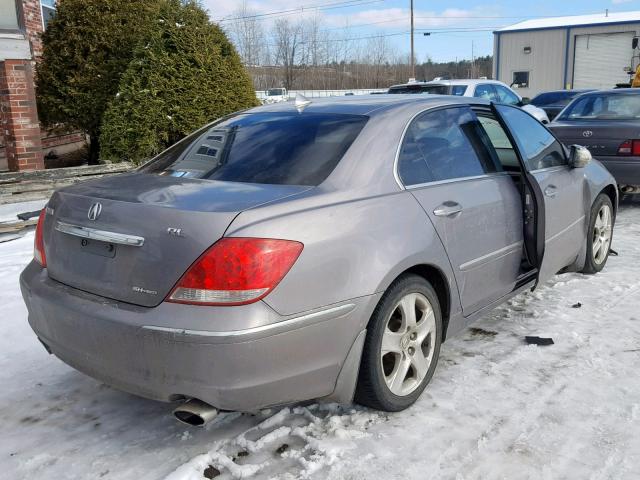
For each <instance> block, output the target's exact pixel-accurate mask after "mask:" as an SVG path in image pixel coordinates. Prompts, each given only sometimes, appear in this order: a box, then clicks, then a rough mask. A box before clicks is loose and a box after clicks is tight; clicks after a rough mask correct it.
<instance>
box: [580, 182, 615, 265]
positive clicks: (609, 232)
mask: <svg viewBox="0 0 640 480" xmlns="http://www.w3.org/2000/svg"><path fill="white" fill-rule="evenodd" d="M612 236H613V205H612V204H611V199H610V198H609V196H608V195H606V194H604V193H601V194H600V195H598V196H597V197H596V201H595V202H593V206H592V207H591V218H590V221H589V230H588V231H587V258H586V260H585V264H584V269H583V270H582V272H583V273H598V272H599V271H601V270H602V269H603V268H604V266H605V264H606V263H607V259H608V258H609V250H610V248H611V238H612Z"/></svg>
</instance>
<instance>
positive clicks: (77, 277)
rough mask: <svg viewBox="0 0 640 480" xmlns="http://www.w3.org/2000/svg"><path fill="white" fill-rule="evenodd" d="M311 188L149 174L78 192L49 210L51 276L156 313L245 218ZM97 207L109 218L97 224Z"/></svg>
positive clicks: (64, 193) (54, 201)
mask: <svg viewBox="0 0 640 480" xmlns="http://www.w3.org/2000/svg"><path fill="white" fill-rule="evenodd" d="M309 188H310V187H305V186H287V185H259V184H245V183H233V182H218V181H210V180H197V179H188V178H175V177H170V176H164V177H163V176H160V175H151V174H142V173H133V174H126V175H120V176H116V177H109V178H105V179H100V180H98V181H91V182H86V183H83V184H79V185H75V186H73V187H69V188H66V189H63V190H61V191H58V192H56V193H55V194H54V195H53V197H52V198H51V200H50V201H49V204H48V212H49V214H48V215H47V221H46V223H45V249H46V254H47V270H48V274H49V276H50V277H51V278H52V279H54V280H57V281H59V282H61V283H64V284H66V285H69V286H72V287H75V288H78V289H80V290H84V291H86V292H89V293H93V294H96V295H100V296H103V297H107V298H111V299H114V300H119V301H123V302H128V303H132V304H136V305H142V306H147V307H153V306H156V305H158V304H159V303H160V302H162V300H163V299H164V298H165V297H166V295H167V294H168V293H169V292H170V290H171V288H172V287H173V286H174V285H175V283H176V282H177V281H178V280H179V278H180V277H181V276H182V274H184V272H185V271H186V270H187V269H188V268H189V266H190V265H191V264H192V263H193V262H194V261H195V260H196V259H197V258H198V257H199V256H200V255H201V254H202V253H203V252H204V251H205V250H206V249H207V248H208V247H210V246H211V245H212V244H213V243H215V242H216V241H217V240H218V239H219V238H221V237H222V236H223V235H224V232H225V231H226V229H227V227H228V226H229V224H230V223H231V222H232V221H233V219H234V218H235V217H236V216H237V215H238V214H239V213H240V212H242V211H244V210H247V209H250V208H253V207H256V206H259V205H264V204H266V203H270V202H273V201H276V200H280V199H283V198H286V197H288V196H291V195H296V194H298V193H301V192H303V191H305V190H308V189H309ZM96 204H100V210H101V211H100V212H99V215H97V217H96V218H95V219H94V220H92V219H90V218H89V211H90V209H91V207H92V206H94V205H96ZM93 210H94V212H93V213H96V212H95V210H96V208H94V209H93ZM96 231H97V233H96ZM100 232H103V233H100ZM104 232H106V233H107V234H108V235H106V236H105V234H104ZM113 234H115V235H113ZM122 239H125V240H127V239H128V240H131V242H130V243H129V244H126V243H127V242H126V241H125V242H121V240H122ZM136 239H138V240H137V241H135V240H136ZM141 239H142V240H141ZM140 240H141V241H140ZM136 243H139V245H136Z"/></svg>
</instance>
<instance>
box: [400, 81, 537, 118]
mask: <svg viewBox="0 0 640 480" xmlns="http://www.w3.org/2000/svg"><path fill="white" fill-rule="evenodd" d="M388 93H392V94H416V93H431V94H435V95H456V96H460V97H474V98H482V99H485V100H489V101H490V102H494V103H503V104H505V105H513V106H516V107H521V108H522V109H523V110H525V111H527V112H528V113H530V114H531V115H533V116H534V117H535V118H537V119H538V120H539V121H540V122H542V123H544V124H545V125H546V124H547V123H549V116H548V115H547V112H545V111H544V110H543V109H542V108H538V107H536V106H535V105H532V104H530V103H529V99H528V98H527V99H524V98H522V97H521V96H520V95H518V94H517V93H516V92H515V91H514V90H513V89H512V88H511V87H509V86H508V85H507V84H506V83H503V82H500V81H498V80H487V79H459V80H433V81H431V82H411V83H404V84H402V85H393V86H392V87H391V88H389V92H388Z"/></svg>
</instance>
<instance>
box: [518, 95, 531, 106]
mask: <svg viewBox="0 0 640 480" xmlns="http://www.w3.org/2000/svg"><path fill="white" fill-rule="evenodd" d="M520 103H522V105H529V104H530V103H531V99H530V98H529V97H522V101H521V102H520Z"/></svg>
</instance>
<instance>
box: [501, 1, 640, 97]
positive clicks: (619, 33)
mask: <svg viewBox="0 0 640 480" xmlns="http://www.w3.org/2000/svg"><path fill="white" fill-rule="evenodd" d="M635 36H640V11H636V12H621V13H602V14H595V15H577V16H571V17H554V18H544V19H535V20H527V21H524V22H520V23H517V24H515V25H511V26H509V27H504V28H502V29H500V30H497V31H495V32H494V47H493V51H494V64H493V76H494V78H496V79H498V80H501V81H503V82H505V83H506V84H508V85H512V84H514V85H513V86H514V87H517V88H518V91H519V93H520V94H521V96H523V97H532V96H534V95H536V94H538V93H540V92H542V91H547V90H560V89H565V88H567V89H570V88H612V87H614V86H615V85H616V84H617V83H624V82H628V81H629V74H628V73H627V71H626V70H627V69H629V68H634V67H637V65H638V61H639V59H638V56H637V55H638V53H639V52H640V51H639V50H636V51H635V55H636V56H635V58H634V50H633V48H632V40H633V38H634V37H635Z"/></svg>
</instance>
